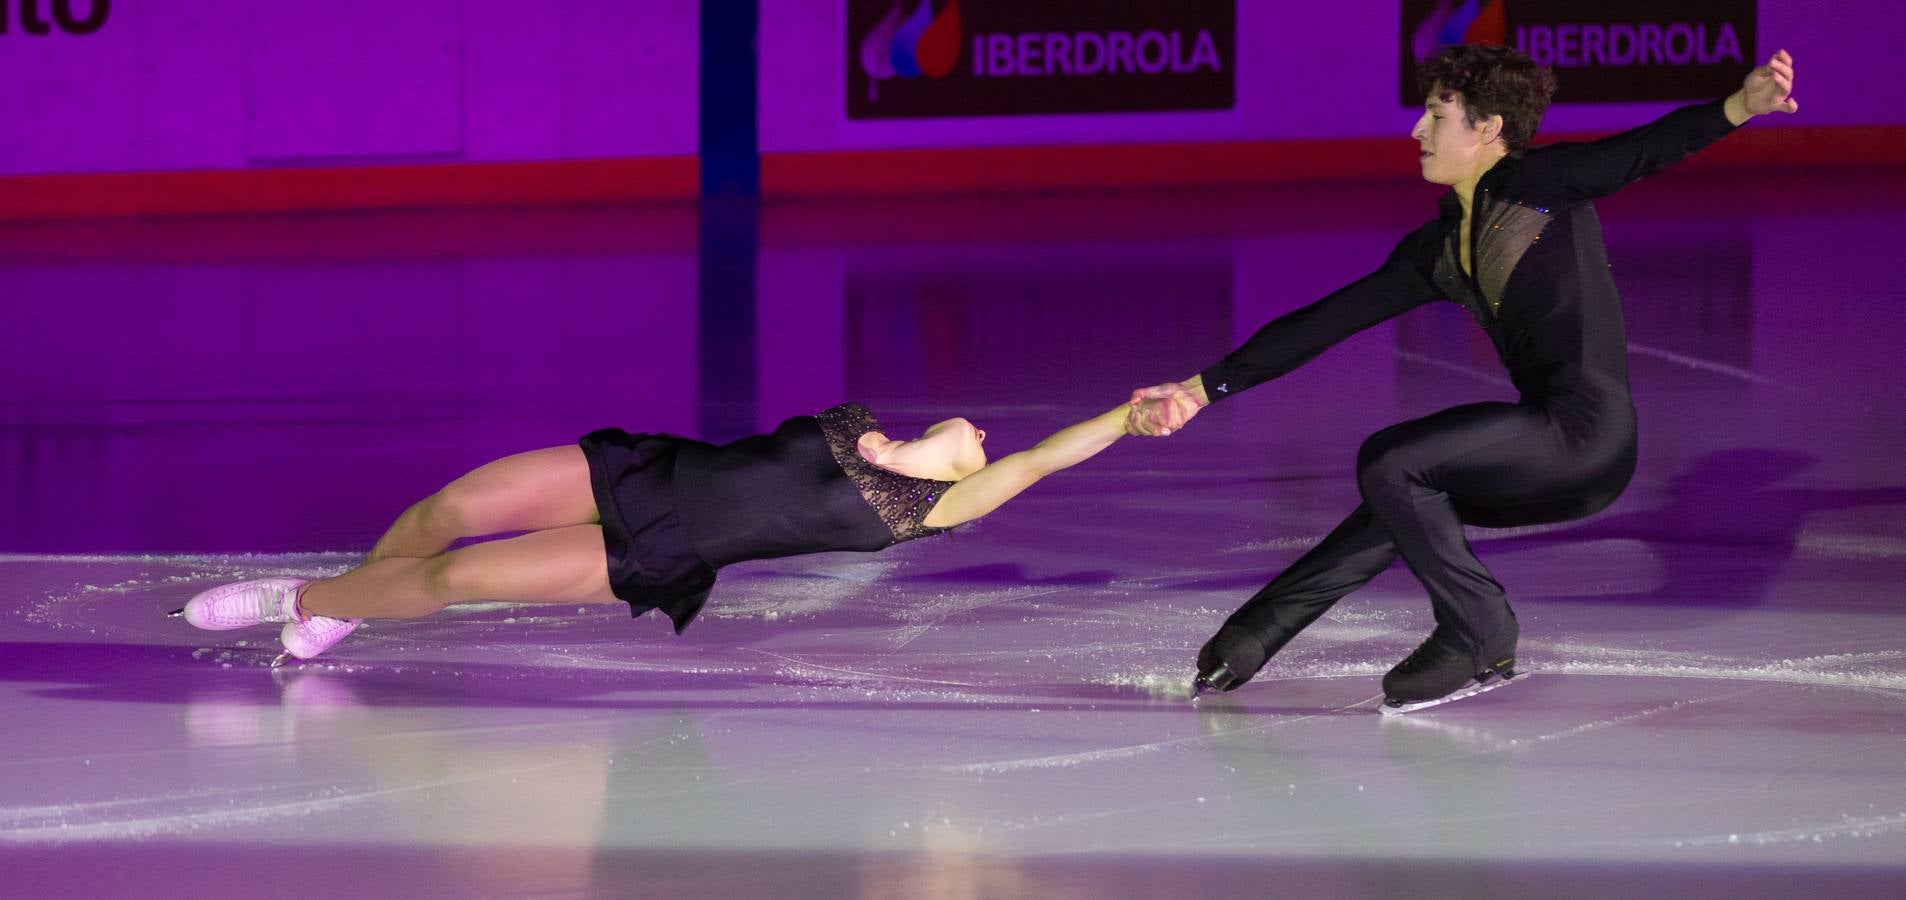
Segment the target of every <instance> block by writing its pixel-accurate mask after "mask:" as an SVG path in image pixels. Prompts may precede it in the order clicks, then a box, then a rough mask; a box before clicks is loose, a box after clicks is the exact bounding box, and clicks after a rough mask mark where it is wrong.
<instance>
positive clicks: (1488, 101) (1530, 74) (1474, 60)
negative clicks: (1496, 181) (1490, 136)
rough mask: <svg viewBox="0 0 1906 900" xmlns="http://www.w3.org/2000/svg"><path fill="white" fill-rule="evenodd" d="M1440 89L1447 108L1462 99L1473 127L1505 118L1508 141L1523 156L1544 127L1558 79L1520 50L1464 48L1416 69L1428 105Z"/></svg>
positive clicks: (1445, 50)
mask: <svg viewBox="0 0 1906 900" xmlns="http://www.w3.org/2000/svg"><path fill="white" fill-rule="evenodd" d="M1439 87H1440V88H1441V91H1442V93H1441V95H1440V97H1439V99H1441V100H1442V101H1443V102H1445V103H1447V102H1449V101H1451V100H1454V99H1455V97H1456V95H1457V94H1461V95H1462V99H1463V110H1464V114H1465V115H1464V117H1465V118H1467V119H1468V120H1469V124H1470V126H1471V127H1474V126H1475V125H1476V124H1477V123H1479V122H1481V121H1482V120H1484V119H1487V118H1489V117H1490V116H1495V115H1500V116H1502V140H1503V142H1504V143H1505V144H1507V145H1508V147H1509V150H1510V152H1519V151H1521V150H1522V149H1523V148H1524V147H1525V146H1527V145H1528V143H1529V138H1531V137H1534V136H1535V129H1536V126H1537V125H1540V124H1542V114H1543V113H1544V112H1547V111H1548V108H1549V100H1550V98H1552V97H1554V96H1555V75H1554V74H1553V73H1551V72H1550V71H1549V70H1548V69H1546V68H1544V67H1542V66H1538V65H1536V64H1535V61H1534V60H1532V59H1530V58H1529V57H1528V56H1527V55H1525V54H1523V53H1522V51H1520V50H1515V49H1512V48H1509V47H1490V46H1484V45H1481V44H1458V45H1456V46H1453V47H1444V48H1443V50H1442V52H1440V53H1438V54H1436V55H1435V56H1432V57H1430V58H1429V59H1426V60H1423V64H1422V65H1421V66H1418V67H1417V69H1416V89H1417V90H1419V91H1421V92H1422V93H1423V96H1424V97H1425V98H1426V99H1427V98H1428V97H1429V93H1430V91H1432V90H1436V89H1438V88H1439Z"/></svg>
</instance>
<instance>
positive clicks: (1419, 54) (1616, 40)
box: [1398, 0, 1758, 106]
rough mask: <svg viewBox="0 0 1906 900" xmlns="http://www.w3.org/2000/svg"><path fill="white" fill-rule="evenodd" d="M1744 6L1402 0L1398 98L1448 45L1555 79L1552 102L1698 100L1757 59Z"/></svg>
mask: <svg viewBox="0 0 1906 900" xmlns="http://www.w3.org/2000/svg"><path fill="white" fill-rule="evenodd" d="M1757 12H1758V10H1757V8H1756V6H1755V2H1754V0H1678V2H1674V0H1601V2H1598V3H1595V4H1592V5H1576V4H1556V3H1542V2H1537V0H1402V14H1403V44H1404V46H1403V52H1402V58H1401V63H1402V65H1401V78H1400V79H1399V86H1398V99H1399V101H1400V102H1401V103H1402V104H1403V105H1405V106H1413V105H1415V104H1417V103H1419V102H1421V101H1422V97H1420V96H1418V95H1417V92H1416V85H1415V71H1416V66H1417V65H1418V64H1420V63H1421V62H1422V61H1423V60H1425V59H1428V58H1429V57H1431V56H1433V55H1435V54H1436V52H1437V51H1439V50H1441V49H1442V48H1444V47H1446V46H1450V45H1452V44H1497V45H1502V46H1509V47H1514V48H1516V49H1517V50H1520V51H1522V52H1523V53H1526V54H1528V55H1529V58H1530V59H1533V60H1535V63H1536V64H1537V65H1541V66H1548V67H1550V68H1551V69H1553V70H1554V72H1555V80H1556V84H1557V90H1556V94H1555V100H1556V102H1557V103H1591V102H1621V101H1631V100H1632V101H1643V100H1699V99H1707V98H1712V97H1719V96H1722V95H1724V94H1726V93H1728V92H1730V91H1732V90H1733V89H1734V88H1735V87H1738V86H1739V83H1740V80H1741V79H1742V78H1743V77H1745V76H1746V74H1747V70H1748V69H1749V68H1751V67H1752V66H1753V61H1754V60H1755V59H1756V58H1757V57H1756V55H1755V53H1754V39H1755V31H1754V27H1755V20H1756V14H1757Z"/></svg>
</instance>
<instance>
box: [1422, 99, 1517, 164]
mask: <svg viewBox="0 0 1906 900" xmlns="http://www.w3.org/2000/svg"><path fill="white" fill-rule="evenodd" d="M1445 96H1447V97H1448V99H1444V97H1445ZM1501 130H1502V125H1501V121H1500V119H1498V118H1497V117H1494V116H1492V117H1490V118H1489V119H1488V120H1487V121H1484V122H1482V123H1481V127H1480V128H1479V127H1477V126H1475V125H1471V124H1469V116H1468V114H1467V113H1466V112H1465V111H1464V109H1463V96H1462V95H1461V94H1454V93H1449V92H1446V91H1444V90H1443V86H1442V85H1440V84H1439V85H1436V86H1435V87H1434V88H1432V89H1431V90H1430V93H1429V99H1428V100H1426V101H1424V103H1423V115H1422V117H1421V118H1419V119H1417V120H1416V127H1415V128H1412V129H1410V137H1412V138H1414V139H1415V140H1416V143H1417V147H1418V148H1419V149H1420V150H1421V151H1422V154H1421V157H1420V159H1421V161H1422V164H1423V180H1424V181H1427V182H1430V183H1431V184H1456V183H1458V182H1461V181H1462V180H1463V179H1464V178H1467V177H1469V176H1471V175H1473V174H1479V173H1480V172H1481V171H1482V170H1483V169H1485V168H1486V166H1484V165H1482V162H1483V160H1484V157H1485V153H1486V151H1485V149H1484V148H1486V147H1488V146H1489V145H1490V144H1491V143H1493V142H1494V141H1496V140H1497V139H1498V138H1497V135H1498V134H1499V133H1500V132H1501ZM1489 162H1490V163H1493V162H1494V159H1493V158H1492V159H1490V160H1489Z"/></svg>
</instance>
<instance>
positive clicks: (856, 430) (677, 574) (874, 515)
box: [580, 403, 954, 634]
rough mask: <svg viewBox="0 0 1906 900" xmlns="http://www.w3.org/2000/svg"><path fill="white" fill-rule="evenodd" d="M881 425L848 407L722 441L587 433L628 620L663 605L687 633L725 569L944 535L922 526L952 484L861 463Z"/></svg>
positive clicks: (615, 431) (613, 572)
mask: <svg viewBox="0 0 1906 900" xmlns="http://www.w3.org/2000/svg"><path fill="white" fill-rule="evenodd" d="M879 429H880V423H879V421H878V420H876V419H875V418H874V416H873V414H872V413H871V412H868V411H867V408H866V407H864V406H861V405H860V404H858V403H845V404H842V405H840V406H836V407H833V408H831V409H828V410H826V411H824V412H822V413H821V414H819V415H816V416H796V417H795V418H792V419H789V420H787V421H785V422H782V423H781V424H780V425H779V426H777V427H776V428H775V429H774V431H772V432H770V433H768V434H760V435H755V436H753V437H747V438H742V439H741V440H738V441H735V442H733V443H730V444H723V445H719V446H717V445H714V444H710V443H706V442H703V441H697V440H691V439H688V438H681V437H675V436H674V435H666V434H632V433H630V432H627V431H623V430H621V429H619V428H605V429H602V430H600V431H592V432H590V433H589V434H587V435H584V436H583V438H582V440H581V441H580V443H581V445H582V452H583V456H585V457H586V458H587V459H588V460H589V482H590V487H591V488H592V489H593V490H594V492H595V497H596V509H597V511H598V512H599V513H600V514H601V517H602V540H603V548H604V550H605V551H606V552H607V554H608V559H609V586H610V589H611V590H613V591H614V592H615V595H616V596H617V597H619V598H621V599H622V600H624V601H626V602H627V603H628V604H629V608H630V613H631V614H632V615H638V616H639V615H641V614H642V613H645V612H647V611H649V610H651V609H660V610H662V612H663V613H665V614H666V615H667V616H668V617H669V619H670V620H671V621H673V622H674V623H675V631H676V633H678V634H679V633H680V632H681V630H682V629H684V628H686V627H688V623H689V621H690V620H692V619H694V618H695V614H696V613H698V612H700V611H701V608H702V604H703V603H705V602H706V601H707V599H708V592H709V590H710V589H711V588H713V587H714V584H715V571H716V570H717V569H720V568H721V567H722V566H725V565H728V564H730V563H736V562H741V561H743V560H749V559H772V558H775V557H781V556H793V555H796V554H800V553H820V552H823V551H828V550H861V551H874V550H881V549H884V548H887V547H891V546H893V545H894V544H897V543H899V542H901V541H908V540H912V539H914V538H918V537H925V536H927V535H930V534H938V533H940V532H942V531H945V530H947V529H944V528H929V527H927V526H926V525H925V524H923V523H924V522H925V520H926V517H927V515H928V514H929V513H931V512H932V511H933V506H934V504H935V503H937V502H939V499H940V497H941V496H943V495H944V494H945V493H946V489H947V488H948V487H951V486H952V485H953V484H954V482H950V481H933V480H930V479H925V478H911V477H908V476H905V475H900V474H898V473H895V472H890V471H888V470H886V469H882V468H880V467H879V466H876V465H874V464H873V463H870V462H868V461H866V460H865V459H863V458H862V457H861V455H860V452H859V450H858V445H859V442H860V437H861V436H862V435H864V434H866V433H868V432H870V431H878V430H879Z"/></svg>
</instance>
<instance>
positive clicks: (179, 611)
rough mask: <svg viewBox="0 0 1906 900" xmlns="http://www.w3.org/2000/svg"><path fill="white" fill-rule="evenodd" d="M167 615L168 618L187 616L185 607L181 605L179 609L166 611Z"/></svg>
mask: <svg viewBox="0 0 1906 900" xmlns="http://www.w3.org/2000/svg"><path fill="white" fill-rule="evenodd" d="M165 617H166V618H168V619H183V618H185V607H183V606H181V607H179V608H178V609H175V610H173V611H171V612H169V613H166V614H165Z"/></svg>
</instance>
